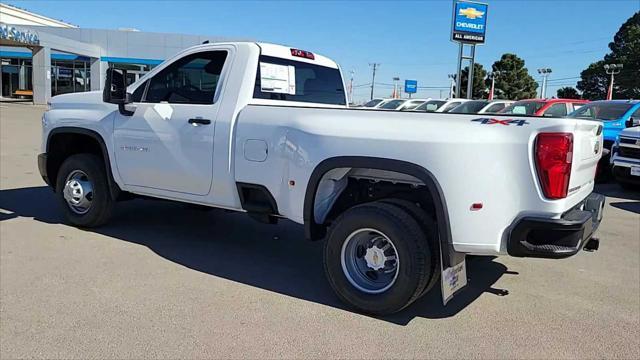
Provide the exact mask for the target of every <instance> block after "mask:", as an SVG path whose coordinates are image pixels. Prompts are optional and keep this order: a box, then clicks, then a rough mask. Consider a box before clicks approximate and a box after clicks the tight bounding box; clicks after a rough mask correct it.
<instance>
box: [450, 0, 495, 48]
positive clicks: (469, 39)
mask: <svg viewBox="0 0 640 360" xmlns="http://www.w3.org/2000/svg"><path fill="white" fill-rule="evenodd" d="M488 7H489V6H488V5H487V4H482V3H476V2H469V1H462V0H458V1H456V2H455V3H454V5H453V26H452V29H451V30H452V32H451V40H453V41H457V42H462V43H471V44H484V36H485V31H486V26H487V9H488Z"/></svg>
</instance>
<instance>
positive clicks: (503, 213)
mask: <svg viewBox="0 0 640 360" xmlns="http://www.w3.org/2000/svg"><path fill="white" fill-rule="evenodd" d="M125 78H126V74H125V72H124V71H121V70H117V69H113V68H111V69H109V70H108V72H107V79H106V85H105V90H104V92H103V93H100V92H88V93H76V94H66V95H60V96H56V97H54V98H53V99H52V100H51V103H50V107H49V109H48V111H46V112H45V114H44V116H43V118H42V126H43V127H42V129H43V132H42V149H43V153H42V154H41V155H39V157H38V166H39V169H40V172H41V174H42V177H43V179H44V180H45V181H46V182H47V183H48V184H49V185H50V186H51V187H52V188H53V190H54V191H55V193H56V194H57V198H58V199H59V201H60V203H61V205H62V211H63V212H64V215H65V217H66V219H67V221H68V222H69V223H71V224H73V225H75V226H79V227H94V226H99V225H102V224H105V223H106V222H107V221H108V219H109V216H110V215H111V213H112V211H113V210H114V206H115V203H116V202H117V201H118V200H122V199H126V198H131V197H133V196H138V195H141V196H146V197H155V198H162V199H169V200H175V201H181V202H185V203H192V204H197V205H203V206H210V207H218V208H224V209H229V210H235V211H241V212H246V213H248V214H249V215H250V216H252V217H254V218H255V219H258V220H261V221H265V222H275V221H277V220H278V219H280V218H286V219H290V220H292V221H294V222H296V223H299V224H302V225H304V229H305V235H306V237H307V238H309V239H311V240H318V239H324V240H325V244H326V245H325V251H324V268H325V271H326V275H327V278H328V281H329V283H330V284H331V286H332V288H333V289H334V290H335V292H336V293H337V295H338V297H340V298H341V299H342V300H343V301H345V302H347V303H348V304H350V305H352V306H353V307H355V308H356V309H357V310H359V311H362V312H367V313H372V314H389V313H393V312H396V311H399V310H401V309H403V308H405V307H406V306H408V305H409V304H411V303H412V302H413V301H415V300H416V299H417V298H418V297H420V296H421V295H422V294H424V293H426V292H428V291H429V290H431V289H432V288H433V287H434V285H435V284H436V283H437V280H438V279H442V281H440V284H441V285H440V286H441V288H442V295H443V300H444V301H445V302H446V301H447V300H448V299H449V298H450V297H451V296H452V295H453V294H454V293H455V292H456V291H458V290H459V289H460V288H462V287H463V286H464V285H465V284H466V280H467V278H466V269H465V263H464V255H465V254H475V255H500V254H508V255H511V256H521V257H529V256H530V257H546V258H562V257H567V256H570V255H573V254H575V253H577V252H578V251H580V250H581V249H582V248H585V249H595V248H597V244H598V242H597V239H593V238H592V234H593V233H594V231H595V229H596V228H597V226H598V224H599V223H600V220H601V214H602V206H603V202H604V197H603V196H601V195H598V194H595V193H593V187H594V174H595V170H596V164H597V162H598V160H599V159H600V157H601V154H602V124H601V123H599V122H595V121H590V120H582V119H555V118H538V119H532V118H528V117H521V116H516V115H508V116H499V115H498V116H493V117H482V116H478V115H457V114H439V113H438V114H435V113H434V114H425V113H419V112H416V113H412V112H397V113H396V112H383V111H369V110H356V109H348V108H347V101H346V96H345V91H344V89H345V87H344V82H343V78H342V76H341V73H340V69H339V67H338V65H337V64H336V63H335V62H334V61H332V60H330V59H328V58H326V57H324V56H321V55H318V54H314V53H311V52H308V51H303V50H298V49H292V48H288V47H283V46H277V45H271V44H263V43H251V42H233V43H232V42H230V43H215V44H213V43H212V44H203V45H199V46H195V47H192V48H190V49H187V50H185V51H182V52H181V53H179V54H177V55H176V56H174V57H173V58H171V59H169V60H167V61H165V62H164V63H163V64H161V65H159V66H157V67H156V68H154V69H153V70H152V71H151V72H149V73H148V74H146V75H145V76H144V77H142V78H141V79H140V80H139V81H137V82H136V83H134V84H132V85H130V86H129V87H128V88H127V87H126V86H125V80H124V79H125Z"/></svg>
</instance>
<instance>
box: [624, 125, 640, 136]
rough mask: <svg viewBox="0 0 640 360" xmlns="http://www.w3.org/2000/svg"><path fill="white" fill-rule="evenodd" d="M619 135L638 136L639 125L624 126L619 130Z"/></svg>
mask: <svg viewBox="0 0 640 360" xmlns="http://www.w3.org/2000/svg"><path fill="white" fill-rule="evenodd" d="M620 136H626V137H632V138H640V126H634V127H630V128H626V129H624V130H622V131H621V132H620Z"/></svg>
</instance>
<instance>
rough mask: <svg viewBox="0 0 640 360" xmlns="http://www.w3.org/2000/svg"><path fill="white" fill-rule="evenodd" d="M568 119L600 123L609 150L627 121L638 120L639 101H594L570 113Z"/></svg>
mask: <svg viewBox="0 0 640 360" xmlns="http://www.w3.org/2000/svg"><path fill="white" fill-rule="evenodd" d="M569 117H571V118H577V119H591V120H598V121H602V125H603V126H604V133H603V139H604V145H605V148H607V149H611V145H613V143H614V142H615V141H616V138H617V137H618V135H619V134H620V132H621V131H622V130H623V129H624V128H626V127H627V123H628V121H629V119H630V118H631V117H633V118H634V119H640V100H599V101H594V102H591V103H589V104H587V105H585V106H583V107H581V108H580V109H578V110H576V111H574V112H572V113H571V114H569Z"/></svg>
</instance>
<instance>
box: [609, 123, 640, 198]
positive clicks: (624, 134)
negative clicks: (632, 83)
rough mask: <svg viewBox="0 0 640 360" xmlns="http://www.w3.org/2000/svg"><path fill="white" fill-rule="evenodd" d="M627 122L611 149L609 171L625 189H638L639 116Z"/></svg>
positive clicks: (639, 159) (639, 182) (639, 161)
mask: <svg viewBox="0 0 640 360" xmlns="http://www.w3.org/2000/svg"><path fill="white" fill-rule="evenodd" d="M627 124H628V125H629V127H628V128H626V129H624V130H622V131H621V132H620V134H619V135H618V138H617V139H616V142H615V143H614V145H613V147H612V149H611V166H612V168H611V172H612V174H613V177H614V178H615V179H616V181H617V182H618V183H619V184H620V185H621V186H622V187H624V188H625V189H629V190H640V117H638V118H637V119H636V118H635V117H632V118H630V119H629V120H628V121H627Z"/></svg>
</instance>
